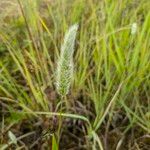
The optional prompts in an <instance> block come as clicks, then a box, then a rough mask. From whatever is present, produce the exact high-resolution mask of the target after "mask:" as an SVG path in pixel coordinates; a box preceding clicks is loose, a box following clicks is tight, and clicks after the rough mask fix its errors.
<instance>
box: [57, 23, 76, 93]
mask: <svg viewBox="0 0 150 150" xmlns="http://www.w3.org/2000/svg"><path fill="white" fill-rule="evenodd" d="M77 30H78V25H77V24H75V25H73V26H72V27H70V29H69V31H68V32H67V33H66V34H65V38H64V43H63V45H62V47H61V52H60V58H59V61H58V66H57V72H56V73H57V74H56V88H57V92H58V93H59V94H60V95H61V96H65V95H67V94H68V91H69V87H70V83H71V80H72V77H73V53H74V44H75V38H76V33H77Z"/></svg>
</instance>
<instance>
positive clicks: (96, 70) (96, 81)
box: [0, 0, 150, 150]
mask: <svg viewBox="0 0 150 150" xmlns="http://www.w3.org/2000/svg"><path fill="white" fill-rule="evenodd" d="M149 9H150V1H149V0H114V1H112V0H55V1H54V0H26V1H23V0H18V1H17V0H13V1H9V0H8V1H4V0H1V2H0V67H1V69H0V83H1V84H0V108H1V113H0V116H1V120H0V121H1V124H0V126H1V135H0V145H2V147H3V146H6V144H7V143H8V142H9V140H10V139H9V137H8V136H7V134H5V133H7V132H8V131H9V130H11V131H12V132H13V133H14V135H15V136H16V137H19V136H22V135H24V134H28V133H30V132H33V131H34V133H33V134H34V135H36V136H37V137H40V135H41V132H43V131H45V130H47V129H49V128H54V126H58V127H56V129H55V130H56V132H53V131H50V133H49V137H48V139H46V140H45V139H44V140H43V138H42V140H43V141H44V142H43V143H47V142H48V144H46V145H47V147H48V148H49V147H51V145H53V143H54V144H56V143H57V144H58V145H59V146H60V149H69V148H70V147H71V148H72V149H106V150H107V149H108V150H109V149H121V150H122V149H150V138H149V132H150V28H149V27H150V11H149ZM75 23H78V24H79V30H78V36H77V40H76V47H75V54H74V63H75V71H74V82H73V83H72V85H71V89H70V93H69V95H68V101H70V102H71V107H70V110H69V111H68V112H66V111H64V110H65V106H62V108H60V105H61V100H60V98H59V96H58V95H57V93H56V90H55V68H56V66H57V61H58V58H59V52H60V47H61V44H62V42H63V38H64V34H65V32H66V31H67V29H68V28H69V27H70V26H71V25H73V24H75ZM133 23H136V24H137V32H136V33H135V34H134V35H132V34H131V27H132V24H133ZM60 110H61V111H63V113H65V114H66V115H67V114H68V113H69V114H76V115H77V116H78V117H79V118H78V119H76V122H75V121H74V119H73V118H71V119H70V120H69V119H68V118H66V119H65V120H64V122H67V121H68V122H69V123H70V122H71V123H72V124H71V125H70V126H71V127H68V125H69V123H68V122H67V123H66V124H67V125H65V123H64V125H63V124H62V123H61V122H59V121H58V120H59V119H58V118H55V117H54V116H53V117H52V120H51V118H49V117H47V115H44V114H45V113H44V112H58V113H59V112H60ZM18 112H19V113H18ZM23 112H24V113H23ZM42 113H43V115H42ZM49 115H51V114H49ZM81 116H84V117H86V119H88V121H89V122H90V125H89V124H86V123H85V122H84V121H83V122H82V123H81V122H80V121H81V120H80V117H81ZM55 120H56V122H57V123H56V122H55ZM26 122H27V123H26ZM39 122H40V123H39ZM47 122H48V125H47ZM37 123H39V124H40V125H38V129H37V128H36V127H35V124H37ZM22 124H26V125H25V127H21V126H22ZM16 126H17V127H18V128H17V127H16ZM39 126H40V128H42V129H41V130H42V131H39V130H40V129H39ZM47 126H48V127H47ZM90 126H91V127H92V131H89V130H91V127H90ZM22 128H23V129H22ZM24 128H25V129H26V128H28V129H27V131H26V130H25V129H24ZM60 128H61V129H60ZM68 128H73V129H72V130H73V131H72V132H73V133H72V134H73V135H72V136H75V137H79V140H77V139H76V140H77V141H76V142H75V143H74V139H71V138H70V136H71V135H70V134H69V133H68V132H71V131H70V130H69V129H68ZM78 128H80V130H79V131H80V132H79V131H78ZM22 130H23V131H22ZM24 130H25V131H24ZM77 131H78V133H76V132H77ZM39 132H40V133H39ZM66 132H67V133H66ZM54 133H55V134H56V135H55V136H51V134H52V135H54ZM89 133H91V136H90V137H91V138H88V139H87V138H86V135H89ZM31 138H32V140H31V141H30V142H31V143H30V142H28V141H27V140H24V141H22V143H25V144H22V143H21V142H18V144H11V145H10V147H11V146H12V148H13V147H15V148H19V147H22V149H25V148H26V149H28V148H30V149H34V148H35V147H36V146H37V147H38V148H39V149H40V148H41V147H40V146H41V145H38V144H37V143H35V141H36V140H38V138H36V137H34V138H33V137H32V136H31ZM55 138H56V139H55ZM65 139H67V140H69V139H70V143H72V145H71V144H70V145H71V146H70V145H69V144H68V143H67V142H65ZM139 139H140V140H139ZM40 140H41V139H40ZM51 141H52V142H51ZM33 143H34V144H33ZM57 144H56V145H57ZM43 145H44V144H43ZM44 146H45V145H44ZM69 146H70V147H69ZM7 147H8V146H7ZM37 147H36V148H35V149H37ZM53 147H54V148H55V146H53ZM56 147H57V146H56Z"/></svg>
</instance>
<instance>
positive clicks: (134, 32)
mask: <svg viewBox="0 0 150 150" xmlns="http://www.w3.org/2000/svg"><path fill="white" fill-rule="evenodd" d="M136 32H137V23H136V22H135V23H133V24H132V26H131V34H132V35H134V34H136Z"/></svg>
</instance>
